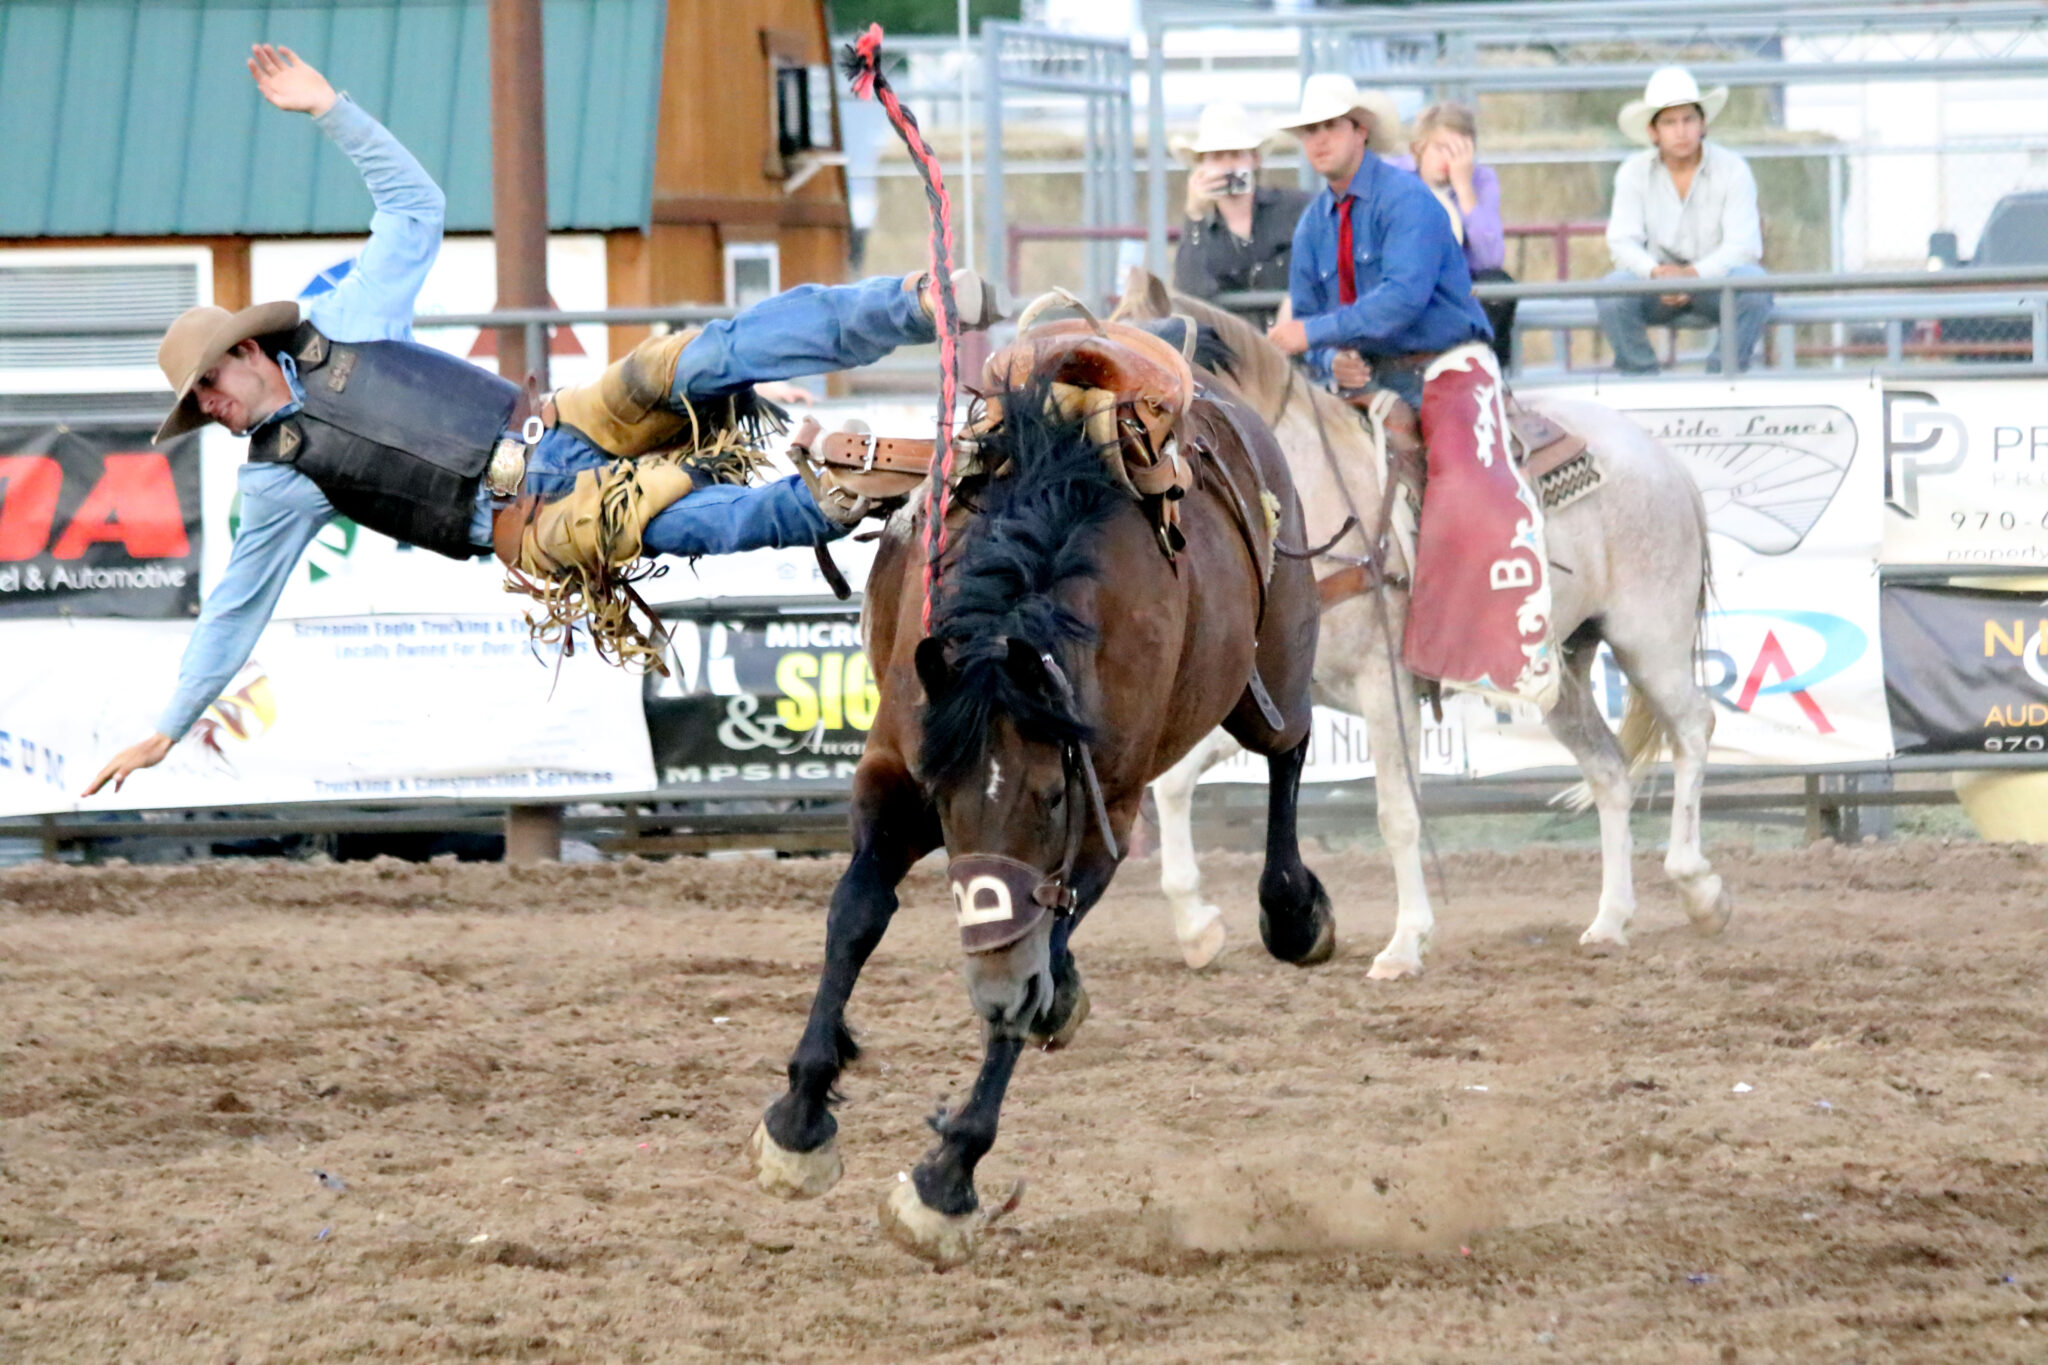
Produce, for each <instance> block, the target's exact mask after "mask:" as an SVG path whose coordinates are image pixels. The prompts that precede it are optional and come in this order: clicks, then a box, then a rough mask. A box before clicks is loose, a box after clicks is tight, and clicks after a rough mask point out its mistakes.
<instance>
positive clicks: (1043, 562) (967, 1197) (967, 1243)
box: [749, 310, 1335, 1266]
mask: <svg viewBox="0 0 2048 1365" xmlns="http://www.w3.org/2000/svg"><path fill="white" fill-rule="evenodd" d="M1030 315H1031V310H1027V320H1028V318H1029V316H1030ZM1175 325H1176V324H1168V325H1167V326H1168V328H1169V330H1170V329H1171V328H1172V327H1173V326H1175ZM1186 349H1190V348H1188V347H1181V348H1178V349H1177V348H1176V347H1174V346H1172V345H1165V344H1162V343H1161V342H1160V340H1159V338H1158V337H1157V336H1155V335H1153V334H1151V332H1149V331H1147V332H1140V331H1138V330H1137V329H1135V328H1129V327H1124V326H1122V325H1120V324H1114V323H1112V324H1108V325H1107V326H1105V325H1103V324H1099V323H1096V322H1094V320H1093V319H1092V318H1091V319H1089V320H1087V321H1085V322H1062V323H1053V324H1048V325H1046V326H1044V327H1042V328H1039V329H1037V330H1036V331H1026V330H1022V329H1020V337H1019V340H1018V342H1017V343H1016V344H1015V345H1013V346H1011V347H1009V348H1007V349H1006V350H1005V351H1003V352H1000V353H999V354H998V355H997V356H996V357H995V358H994V359H992V360H991V361H990V364H989V368H988V371H987V378H986V382H987V386H988V388H989V389H990V390H991V391H992V392H990V393H989V395H988V396H987V397H986V398H985V399H984V402H985V403H986V405H987V406H986V413H987V415H986V416H985V417H984V418H983V419H982V420H980V421H978V422H972V423H970V426H969V429H968V437H969V439H968V440H967V442H966V443H965V445H964V447H963V449H964V451H965V452H966V455H967V458H966V459H965V460H964V461H963V464H962V466H961V471H959V472H958V473H957V481H956V483H955V484H954V491H953V494H952V507H953V512H952V514H951V515H950V516H948V517H947V518H946V519H945V520H946V524H947V526H948V541H947V544H946V548H945V551H944V556H943V558H942V560H941V562H940V573H939V575H938V580H937V585H936V588H935V596H934V598H933V603H932V611H931V616H930V624H929V630H927V629H926V627H925V625H924V622H923V609H924V606H925V592H926V589H925V585H924V563H925V515H926V513H925V510H924V507H923V504H924V501H925V500H924V499H923V498H921V497H920V498H917V499H914V500H913V502H912V504H911V505H910V506H907V507H905V508H904V509H902V510H900V511H898V512H897V513H896V514H895V515H894V516H893V517H892V518H891V519H890V521H889V522H888V525H887V528H886V530H885V531H884V533H883V536H882V542H881V547H880V553H879V554H878V555H877V556H876V559H875V562H874V567H873V569H872V570H871V572H870V574H869V577H868V582H867V591H866V601H865V608H864V612H863V621H862V629H863V632H864V636H865V640H866V646H867V653H868V658H869V661H870V664H871V666H872V667H873V669H874V673H875V676H876V678H877V680H878V683H879V686H880V690H881V705H880V708H879V710H878V711H877V713H876V717H875V723H874V727H873V729H872V730H871V731H870V732H869V735H868V741H867V748H866V751H865V752H864V754H863V755H862V757H861V761H860V766H859V768H858V770H857V771H856V772H855V774H854V779H853V810H852V823H853V850H854V851H853V859H852V862H851V863H850V864H849V866H848V867H847V869H846V872H845V875H844V876H842V877H841V878H840V880H839V885H838V887H837V888H836V889H835V891H834V892H833V895H832V904H831V912H830V915H829V917H828V919H827V922H826V935H825V962H824V968H823V972H822V976H821V979H820V982H819V986H818V992H817V995H816V997H815V998H814V999H813V1001H812V1004H811V1012H810V1018H809V1021H808V1023H807V1024H806V1026H805V1028H804V1032H803V1037H802V1039H801V1040H800V1041H799V1042H798V1044H797V1047H796V1051H795V1052H794V1054H793V1055H792V1056H791V1058H790V1061H789V1089H788V1092H787V1093H786V1094H784V1095H783V1096H782V1097H781V1098H780V1099H778V1100H776V1101H775V1103H774V1104H773V1105H771V1106H770V1107H769V1109H768V1111H767V1114H766V1115H765V1117H764V1119H763V1121H762V1124H761V1126H760V1127H759V1128H758V1129H757V1130H756V1131H755V1133H754V1135H753V1138H752V1139H751V1141H750V1143H749V1151H750V1154H751V1156H752V1158H753V1161H754V1166H755V1172H756V1179H757V1180H758V1182H759V1183H760V1184H761V1186H762V1187H763V1188H764V1189H766V1190H768V1191H769V1192H771V1193H774V1194H778V1195H783V1196H787V1197H791V1198H802V1197H814V1196H816V1195H820V1194H822V1193H824V1192H825V1191H826V1190H828V1189H830V1188H831V1187H832V1185H833V1184H834V1183H835V1182H836V1181H837V1180H838V1179H839V1175H840V1172H841V1162H840V1156H839V1153H838V1150H837V1143H836V1140H835V1137H836V1133H837V1130H838V1124H837V1122H836V1121H835V1119H834V1118H833V1115H832V1105H833V1103H834V1102H835V1100H836V1099H837V1098H838V1096H837V1094H836V1092H835V1085H836V1083H837V1081H838V1078H839V1075H840V1072H841V1071H842V1069H844V1068H845V1067H846V1066H847V1065H848V1064H849V1063H851V1062H852V1061H853V1060H854V1059H855V1058H856V1057H857V1056H859V1048H858V1047H857V1045H856V1044H855V1042H854V1040H853V1036H852V1034H851V1033H850V1032H849V1031H848V1029H847V1026H846V1022H845V1011H846V1005H847V999H848V997H849V996H850V995H851V994H852V992H853V987H854V982H855V980H856V979H857V978H858V977H859V975H860V971H861V967H862V965H863V964H864V963H865V962H866V961H867V959H868V955H869V954H870V953H872V952H873V951H874V949H875V946H876V945H877V944H878V943H879V942H880V941H881V938H882V935H883V933H884V931H885V930H886V929H887V928H888V925H889V920H890V917H891V916H892V915H893V914H894V913H895V911H896V906H897V898H896V886H897V884H898V882H900V881H901V880H902V878H903V876H904V874H905V873H906V872H907V871H908V870H909V869H910V867H911V865H912V864H913V863H915V862H916V861H917V860H918V859H920V858H922V857H923V856H924V855H925V854H926V853H928V852H930V851H932V850H933V849H935V848H937V847H939V846H940V845H941V844H943V845H944V847H945V849H946V852H947V856H948V858H949V860H950V861H949V875H950V878H951V881H952V888H953V898H954V903H955V909H956V912H957V918H958V921H959V925H960V932H961V940H962V949H963V953H964V956H965V967H966V971H965V975H966V980H967V993H968V998H969V1000H970V1002H971V1003H972V1005H973V1008H974V1010H975V1012H976V1013H977V1014H979V1015H980V1016H981V1018H982V1020H983V1022H984V1025H985V1042H986V1052H985V1056H984V1060H983V1062H982V1067H981V1072H980V1074H979V1076H978V1077H977V1078H976V1080H975V1083H974V1088H973V1092H972V1094H971V1095H970V1096H969V1097H968V1099H967V1102H966V1103H965V1104H964V1105H963V1106H961V1107H959V1108H957V1109H954V1110H952V1111H950V1112H947V1111H943V1110H942V1111H941V1112H940V1114H939V1115H938V1116H936V1117H935V1118H933V1119H932V1120H931V1123H932V1127H933V1129H934V1130H935V1131H936V1132H937V1134H938V1142H937V1145H935V1146H934V1147H933V1148H932V1149H931V1150H930V1151H929V1152H927V1153H926V1154H925V1156H924V1159H923V1160H922V1161H921V1162H919V1163H918V1165H917V1168H916V1169H915V1170H914V1171H913V1172H912V1173H911V1174H910V1178H909V1179H908V1180H905V1181H900V1182H899V1183H897V1184H896V1185H894V1186H893V1187H892V1188H891V1189H890V1190H889V1191H888V1194H887V1196H886V1197H885V1199H884V1201H883V1206H882V1211H881V1217H882V1222H883V1225H884V1227H885V1228H886V1229H887V1230H888V1232H889V1233H890V1235H891V1236H892V1237H893V1238H894V1239H895V1240H896V1241H898V1242H899V1243H901V1244H902V1245H903V1246H904V1247H905V1248H906V1249H908V1250H909V1251H911V1252H913V1253H914V1254H916V1255H919V1256H922V1257H924V1258H926V1259H927V1260H930V1261H933V1262H935V1263H937V1264H939V1265H941V1266H945V1265H953V1264H958V1263H959V1262H961V1261H964V1260H966V1259H967V1258H968V1257H969V1256H971V1255H972V1254H973V1251H974V1247H975V1244H976V1242H977V1240H978V1238H979V1236H980V1233H981V1229H982V1227H983V1225H984V1224H985V1222H986V1217H985V1215H984V1214H983V1213H982V1212H981V1209H980V1204H979V1201H978V1199H977V1198H976V1195H975V1189H974V1171H975V1166H976V1164H977V1163H978V1162H979V1161H980V1160H981V1158H982V1157H983V1155H985V1154H986V1153H987V1152H988V1150H989V1148H990V1147H991V1146H992V1145H993V1143H994V1142H995V1136H996V1121H997V1116H998V1113H999V1111H1000V1109H1001V1106H1002V1102H1003V1093H1004V1090H1005V1088H1006V1087H1007V1086H1008V1084H1009V1080H1010V1075H1011V1072H1012V1071H1013V1069H1014V1068H1015V1067H1016V1065H1017V1061H1018V1058H1019V1056H1020V1055H1021V1054H1022V1052H1023V1050H1024V1048H1025V1045H1026V1043H1027V1041H1029V1042H1037V1043H1042V1044H1045V1045H1048V1046H1057V1045H1059V1044H1060V1043H1063V1042H1064V1041H1066V1039H1068V1038H1069V1037H1070V1036H1071V1035H1072V1034H1073V1032H1074V1030H1075V1029H1076V1028H1077V1027H1078V1025H1079V1024H1080V1022H1081V1020H1082V1019H1083V1018H1084V1017H1085V1016H1086V1014H1087V1008H1088V1003H1087V995H1086V992H1085V991H1084V990H1083V989H1082V986H1081V978H1080V974H1079V972H1078V970H1077V969H1076V967H1075V965H1074V956H1073V952H1072V950H1071V947H1070V939H1071V938H1072V935H1073V933H1074V930H1075V928H1076V927H1077V926H1078V925H1079V924H1080V922H1081V919H1082V917H1083V916H1085V915H1086V914H1087V913H1088V910H1089V908H1090V907H1091V906H1093V905H1094V904H1095V902H1096V900H1097V899H1098V898H1099V897H1100V896H1101V895H1102V893H1103V891H1104V889H1105V888H1106V887H1107V886H1108V885H1109V881H1110V878H1111V876H1112V875H1114V873H1115V871H1116V867H1117V863H1118V860H1119V857H1120V856H1121V855H1120V852H1119V850H1121V849H1122V848H1124V847H1126V844H1125V837H1126V835H1127V833H1128V831H1129V829H1130V826H1131V823H1132V820H1133V818H1134V816H1135V815H1136V813H1137V810H1138V803H1139V801H1140V799H1141V798H1142V797H1143V796H1144V793H1145V787H1146V784H1147V783H1148V782H1150V781H1151V780H1152V779H1153V778H1155V777H1157V776H1159V774H1161V773H1162V772H1164V771H1165V770H1166V769H1167V768H1168V767H1170V766H1171V765H1172V764H1173V763H1174V762H1175V761H1176V760H1177V759H1179V758H1180V757H1181V756H1182V755H1183V754H1185V753H1186V752H1187V751H1188V750H1189V749H1190V748H1191V747H1192V746H1193V745H1194V744H1195V743H1196V742H1197V741H1198V740H1200V739H1201V738H1202V737H1203V736H1204V735H1206V734H1208V733H1209V731H1210V730H1211V729H1212V728H1213V727H1215V726H1217V725H1219V724H1220V725H1222V726H1223V727H1224V728H1225V729H1226V730H1228V731H1229V733H1231V734H1232V735H1234V736H1236V737H1237V739H1238V740H1239V741H1241V742H1242V743H1243V744H1244V745H1245V746H1246V747H1248V748H1250V749H1252V750H1253V751H1255V752H1258V753H1261V754H1264V755H1266V756H1267V761H1268V764H1269V766H1270V772H1271V803H1270V812H1269V816H1268V824H1267V836H1266V864H1265V870H1264V872H1263V874H1262V875H1261V877H1260V881H1259V902H1260V906H1261V910H1262V914H1261V918H1260V928H1261V932H1262V934H1263V936H1264V938H1265V942H1266V946H1267V948H1268V949H1269V950H1270V951H1271V952H1272V953H1273V955H1274V956H1275V957H1277V958H1280V959H1281V960H1283V961H1287V962H1294V963H1298V964H1302V965H1309V964H1313V963H1317V962H1321V961H1324V960H1326V959H1327V958H1328V957H1329V956H1330V954H1331V953H1332V951H1333V950H1334V947H1335V933H1334V925H1333V920H1332V916H1331V913H1330V908H1329V905H1330V902H1329V898H1328V897H1327V896H1326V895H1325V894H1324V891H1323V887H1322V884H1321V883H1320V882H1319V881H1317V879H1316V876H1315V874H1314V873H1313V872H1311V871H1309V869H1308V868H1307V867H1306V866H1304V865H1303V864H1302V861H1301V855H1300V850H1299V847H1298V844H1297V839H1296V833H1295V801H1296V796H1297V792H1298V787H1299V779H1300V773H1301V768H1302V761H1303V757H1304V753H1305V750H1306V746H1307V742H1308V734H1309V708H1310V704H1309V676H1310V672H1311V669H1312V666H1313V662H1314V653H1315V641H1316V626H1317V602H1316V590H1315V583H1314V581H1313V580H1312V578H1311V576H1310V574H1309V571H1308V566H1307V565H1306V563H1304V562H1303V561H1301V560H1299V559H1290V558H1287V557H1286V556H1284V555H1280V554H1276V552H1275V541H1276V539H1277V540H1279V541H1281V542H1283V543H1286V544H1290V545H1300V544H1301V539H1302V513H1301V509H1300V507H1299V506H1298V504H1297V502H1296V499H1295V494H1294V489H1293V485H1292V483H1291V482H1290V481H1289V478H1288V473H1287V464H1286V461H1285V459H1284V458H1283V457H1282V455H1281V452H1280V448H1279V446H1278V445H1277V444H1276V443H1275V442H1274V439H1273V436H1272V433H1271V432H1270V431H1268V430H1267V428H1266V426H1265V424H1264V423H1263V422H1261V421H1260V420H1259V418H1258V416H1257V415H1256V414H1255V413H1254V412H1253V411H1251V410H1250V409H1249V408H1247V407H1246V406H1244V405H1243V404H1242V403H1241V402H1239V401H1238V400H1237V399H1236V398H1235V397H1233V396H1232V395H1231V394H1230V393H1229V392H1228V390H1227V388H1226V386H1225V385H1223V384H1221V383H1219V382H1218V381H1217V379H1216V377H1215V376H1214V375H1212V374H1210V373H1208V372H1206V371H1202V370H1198V369H1197V370H1192V371H1191V370H1190V368H1189V366H1188V365H1187V364H1186V363H1185V362H1184V361H1182V360H1181V359H1180V356H1181V354H1182V352H1183V350H1186ZM1162 356H1164V357H1165V359H1163V360H1162V359H1161V357H1162ZM1175 366H1177V367H1178V372H1179V376H1180V378H1179V379H1177V380H1176V379H1174V378H1173V377H1172V376H1171V374H1170V373H1169V372H1170V371H1171V370H1172V369H1173V368H1174V367H1175ZM1162 376H1165V377H1164V378H1162ZM1176 387H1178V388H1179V389H1180V391H1179V392H1177V393H1176V392H1173V390H1174V389H1175V388H1176ZM1105 414H1106V415H1105ZM868 449H869V451H870V460H871V461H872V451H873V449H874V447H873V446H872V444H870V445H869V447H868ZM1148 488H1150V489H1164V491H1163V492H1155V493H1150V494H1148V493H1146V492H1145V490H1146V489H1148ZM1006 1207H1007V1206H1006Z"/></svg>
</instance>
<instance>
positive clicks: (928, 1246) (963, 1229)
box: [877, 1179, 988, 1270]
mask: <svg viewBox="0 0 2048 1365" xmlns="http://www.w3.org/2000/svg"><path fill="white" fill-rule="evenodd" d="M877 1216H878V1217H879V1218H880V1219H881V1222H882V1231H883V1232H886V1233H887V1234H889V1240H890V1241H892V1242H894V1243H895V1244H896V1245H897V1246H900V1247H902V1248H903V1249H904V1250H905V1251H907V1252H909V1253H910V1254H911V1255H913V1256H915V1257H917V1258H918V1259H919V1260H921V1261H930V1262H931V1263H932V1265H933V1267H934V1268H936V1269H939V1270H951V1269H952V1268H953V1267H954V1266H956V1265H965V1264H967V1263H968V1262H969V1261H971V1260H973V1259H974V1253H975V1251H976V1250H977V1249H978V1248H979V1247H980V1246H981V1233H982V1229H983V1228H984V1227H986V1226H987V1224H988V1220H987V1219H986V1218H984V1217H982V1215H981V1214H980V1213H979V1212H978V1211H977V1212H975V1213H951V1214H948V1213H940V1212H939V1211H938V1210H936V1209H933V1208H931V1207H929V1206H928V1205H927V1204H926V1203H925V1202H924V1200H922V1199H920V1198H918V1197H917V1186H916V1185H915V1184H913V1183H912V1182H911V1181H910V1180H908V1179H899V1180H897V1182H896V1184H895V1187H894V1188H893V1189H891V1190H890V1191H889V1193H888V1194H886V1195H884V1196H883V1197H882V1207H881V1209H880V1210H879V1211H878V1213H877Z"/></svg>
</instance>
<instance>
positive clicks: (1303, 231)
mask: <svg viewBox="0 0 2048 1365" xmlns="http://www.w3.org/2000/svg"><path fill="white" fill-rule="evenodd" d="M1350 191H1351V195H1352V202H1351V205H1350V211H1351V244H1352V261H1353V268H1354V269H1355V271H1356V275H1355V276H1354V278H1355V280H1356V282H1357V286H1358V297H1357V299H1356V301H1355V302H1352V303H1349V304H1345V303H1342V302H1340V301H1339V300H1340V298H1341V296H1340V295H1339V293H1338V285H1337V228H1338V223H1337V196H1336V195H1335V194H1333V193H1331V191H1330V187H1329V186H1328V185H1325V186H1323V188H1322V190H1321V192H1320V193H1318V194H1317V195H1316V197H1315V198H1314V199H1312V200H1310V201H1309V206H1308V208H1307V209H1305V210H1303V212H1302V215H1301V221H1300V222H1299V223H1297V224H1295V227H1294V259H1293V262H1292V265H1291V267H1290V269H1289V271H1288V280H1287V293H1288V297H1289V298H1290V299H1291V300H1292V301H1293V305H1294V316H1295V317H1296V318H1297V319H1298V320H1299V321H1300V322H1301V323H1302V324H1303V325H1304V327H1305V329H1306V330H1307V332H1308V343H1309V363H1310V365H1311V367H1312V368H1313V369H1314V370H1315V371H1316V373H1318V374H1319V375H1321V376H1322V377H1324V378H1326V379H1327V378H1328V377H1329V374H1330V358H1331V356H1332V355H1333V354H1334V353H1335V352H1336V351H1338V350H1340V349H1346V348H1348V349H1351V350H1355V351H1357V352H1358V353H1359V354H1361V355H1363V356H1366V357H1368V358H1370V357H1372V356H1375V355H1405V354H1409V353H1411V352H1415V351H1447V350H1449V349H1450V348H1451V347H1453V346H1458V345H1462V344H1463V343H1465V342H1468V341H1490V340H1492V338H1493V328H1492V327H1491V326H1490V325H1489V324H1488V323H1487V321H1486V313H1485V312H1484V310H1482V309H1481V308H1480V306H1479V300H1478V299H1476V298H1474V297H1473V296H1472V274H1471V272H1470V271H1469V270H1468V269H1467V268H1466V266H1465V249H1464V248H1463V247H1461V246H1459V245H1458V239H1457V237H1456V236H1455V235H1453V234H1452V232H1451V223H1450V219H1449V218H1447V217H1445V216H1444V209H1443V205H1442V204H1440V203H1438V202H1437V199H1436V196H1435V195H1433V194H1431V193H1430V192H1429V187H1428V186H1426V185H1424V184H1423V183H1422V181H1421V179H1420V178H1419V177H1417V176H1415V175H1414V174H1412V173H1411V172H1408V171H1404V170H1400V169H1398V168H1397V167H1393V166H1389V165H1387V164H1386V163H1385V162H1383V161H1381V160H1380V159H1379V158H1378V157H1376V156H1374V155H1373V154H1372V153H1371V152H1367V153H1366V154H1365V159H1364V161H1363V162H1361V163H1360V165H1359V167H1358V172H1357V174H1355V175H1353V176H1352V177H1351V187H1350Z"/></svg>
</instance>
